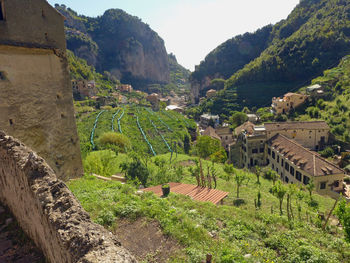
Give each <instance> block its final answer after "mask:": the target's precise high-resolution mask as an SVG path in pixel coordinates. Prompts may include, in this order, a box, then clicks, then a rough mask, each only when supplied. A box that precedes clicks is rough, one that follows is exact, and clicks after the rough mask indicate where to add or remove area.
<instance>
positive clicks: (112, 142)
mask: <svg viewBox="0 0 350 263" xmlns="http://www.w3.org/2000/svg"><path fill="white" fill-rule="evenodd" d="M97 144H98V146H99V147H101V148H102V149H106V148H107V149H110V148H113V146H116V147H117V149H118V151H120V152H126V150H127V149H130V147H131V143H130V140H129V138H128V137H126V136H125V135H124V134H121V133H116V132H106V133H104V134H102V135H101V137H100V138H98V141H97Z"/></svg>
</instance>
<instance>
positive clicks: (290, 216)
mask: <svg viewBox="0 0 350 263" xmlns="http://www.w3.org/2000/svg"><path fill="white" fill-rule="evenodd" d="M296 192H297V186H296V185H295V184H289V185H288V187H287V215H288V220H289V221H290V220H291V219H294V214H293V207H292V197H293V196H294V195H295V194H296Z"/></svg>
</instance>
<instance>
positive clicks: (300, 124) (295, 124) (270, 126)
mask: <svg viewBox="0 0 350 263" xmlns="http://www.w3.org/2000/svg"><path fill="white" fill-rule="evenodd" d="M264 126H265V128H266V131H280V130H293V129H308V130H319V129H321V130H329V126H328V124H327V123H326V122H325V121H292V122H268V123H265V124H264Z"/></svg>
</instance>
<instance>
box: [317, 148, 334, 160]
mask: <svg viewBox="0 0 350 263" xmlns="http://www.w3.org/2000/svg"><path fill="white" fill-rule="evenodd" d="M319 154H320V155H321V156H322V157H324V158H329V157H332V156H333V155H334V150H333V149H332V147H327V148H326V149H324V150H323V151H320V152H319Z"/></svg>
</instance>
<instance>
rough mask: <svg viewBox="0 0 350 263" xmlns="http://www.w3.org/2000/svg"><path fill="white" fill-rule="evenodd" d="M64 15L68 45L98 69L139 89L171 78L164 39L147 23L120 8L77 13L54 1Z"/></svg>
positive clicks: (166, 81)
mask: <svg viewBox="0 0 350 263" xmlns="http://www.w3.org/2000/svg"><path fill="white" fill-rule="evenodd" d="M56 8H57V10H58V11H60V12H61V13H62V14H63V15H64V16H65V17H66V18H67V19H66V34H67V47H68V49H70V50H72V51H73V52H74V53H75V55H76V56H79V57H81V58H83V59H85V60H87V62H88V63H89V64H90V65H93V66H95V67H96V68H97V69H98V71H100V72H103V71H109V72H111V74H112V75H114V76H115V77H117V78H118V79H120V80H121V81H122V82H123V83H130V84H132V85H133V86H134V87H136V88H139V89H145V87H146V86H147V85H148V84H155V83H157V84H164V83H168V82H169V80H170V72H169V62H168V54H167V52H166V49H165V46H164V41H163V40H162V39H161V38H160V37H159V36H158V34H157V33H156V32H154V31H153V30H152V29H151V28H150V27H149V26H148V25H147V24H145V23H143V22H142V21H141V20H140V19H139V18H137V17H134V16H131V15H129V14H127V13H126V12H124V11H123V10H120V9H110V10H107V11H106V12H105V13H104V14H103V15H102V16H100V17H97V18H90V17H85V16H78V15H77V13H76V12H74V11H73V10H71V9H69V8H68V9H67V8H65V7H64V6H58V5H56Z"/></svg>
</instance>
